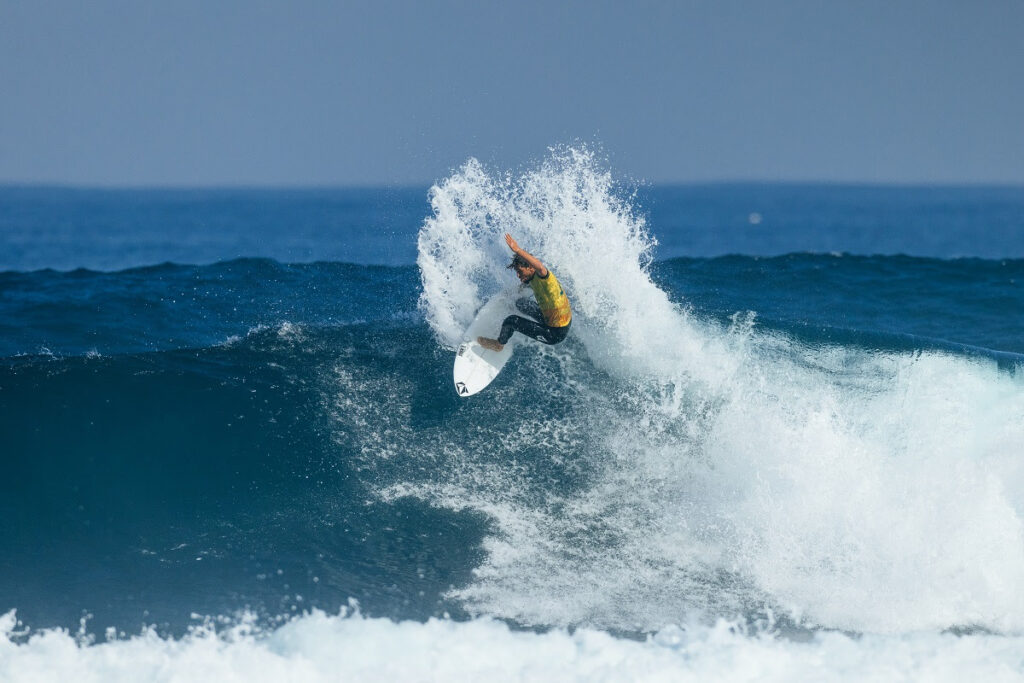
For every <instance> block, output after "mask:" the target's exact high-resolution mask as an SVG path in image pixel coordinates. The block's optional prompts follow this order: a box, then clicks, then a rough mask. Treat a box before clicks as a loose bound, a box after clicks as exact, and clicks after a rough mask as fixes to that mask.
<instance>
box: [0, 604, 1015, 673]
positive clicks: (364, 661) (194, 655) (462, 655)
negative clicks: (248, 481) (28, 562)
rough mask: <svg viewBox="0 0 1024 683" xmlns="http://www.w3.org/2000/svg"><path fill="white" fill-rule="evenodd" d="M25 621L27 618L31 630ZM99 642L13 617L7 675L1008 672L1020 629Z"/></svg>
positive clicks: (433, 623) (444, 625)
mask: <svg viewBox="0 0 1024 683" xmlns="http://www.w3.org/2000/svg"><path fill="white" fill-rule="evenodd" d="M23 630H24V629H23ZM108 635H110V636H111V638H110V639H109V640H108V641H106V642H103V643H98V644H97V643H91V644H90V643H89V642H88V641H87V640H83V639H81V638H76V637H75V636H74V635H72V634H70V633H68V632H67V631H63V630H56V629H55V630H44V631H40V632H37V633H32V634H31V635H28V636H26V635H19V631H17V630H16V618H15V614H14V612H8V613H7V614H6V615H3V616H0V680H10V681H15V680H17V681H39V682H40V683H45V682H46V681H67V680H75V681H81V682H82V683H92V682H96V683H100V682H102V683H115V682H117V681H133V682H134V681H153V682H154V683H156V682H159V681H183V680H188V681H245V682H246V683H257V682H259V681H303V682H307V683H315V682H316V681H337V680H401V681H464V680H465V681H470V680H489V681H549V680H565V681H593V680H602V681H610V682H611V681H708V680H714V681H750V680H758V681H792V680H817V681H832V680H844V681H845V680H925V679H927V680H934V681H946V680H948V681H962V680H965V679H966V680H985V681H1008V680H1020V678H1021V677H1022V676H1024V667H1022V665H1021V651H1022V643H1021V640H1020V639H1019V638H1005V637H1000V636H989V635H971V636H955V635H949V634H914V635H907V636H902V637H899V638H880V637H871V636H867V637H863V638H860V639H854V638H851V637H848V636H845V635H842V634H838V633H819V634H816V635H815V636H814V637H813V638H812V639H811V640H810V641H809V642H795V641H793V640H789V639H786V638H780V637H777V636H774V635H772V634H770V633H760V634H758V633H749V632H747V631H746V629H745V628H743V627H742V626H739V625H736V624H731V623H729V622H726V621H718V622H717V623H715V624H713V625H711V626H701V625H697V624H687V625H684V626H682V627H680V626H669V627H666V628H664V629H662V630H661V631H660V632H659V633H657V634H655V635H653V636H651V637H649V638H647V639H646V640H645V641H640V642H638V641H633V640H624V639H616V638H613V637H612V636H610V635H608V634H606V633H603V632H600V631H592V630H587V629H580V630H577V631H575V632H573V633H569V632H566V631H564V630H559V629H555V630H552V631H548V632H546V633H534V632H528V631H527V632H522V631H513V630H510V629H509V628H508V626H506V625H505V624H502V623H501V622H498V621H494V620H491V619H477V620H473V621H470V622H455V621H450V620H444V619H431V620H429V621H427V622H426V623H416V622H393V621H390V620H387V619H371V618H366V617H363V616H360V615H359V614H348V615H346V614H342V615H338V616H332V615H327V614H325V613H323V612H319V611H314V612H311V613H308V614H305V615H303V616H301V617H298V618H295V619H293V620H291V621H289V622H288V623H286V624H284V625H282V626H279V627H277V628H275V629H273V630H270V631H269V632H267V631H261V630H259V629H256V628H253V627H252V625H251V623H249V622H246V621H245V620H243V621H242V622H240V623H238V624H236V625H234V626H231V627H229V628H224V629H221V630H220V631H219V632H218V631H217V630H216V629H214V628H213V627H211V626H209V625H206V626H200V627H197V628H195V629H193V630H192V632H191V633H190V634H189V635H187V636H185V637H183V638H180V639H171V638H161V637H160V636H159V635H157V634H156V633H155V632H154V631H153V630H152V629H146V630H144V631H143V632H142V633H140V634H139V635H135V636H131V637H127V638H126V637H123V636H122V637H113V634H108Z"/></svg>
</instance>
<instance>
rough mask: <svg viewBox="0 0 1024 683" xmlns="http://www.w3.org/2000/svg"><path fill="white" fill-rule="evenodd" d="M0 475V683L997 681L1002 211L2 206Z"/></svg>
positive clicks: (630, 184) (323, 201)
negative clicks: (497, 348) (521, 336)
mask: <svg viewBox="0 0 1024 683" xmlns="http://www.w3.org/2000/svg"><path fill="white" fill-rule="evenodd" d="M506 232H509V233H511V234H512V235H513V236H514V237H515V238H516V239H517V240H518V241H519V242H520V244H522V245H523V246H524V247H525V248H526V249H528V250H530V251H531V252H532V253H534V254H536V255H537V256H538V257H539V258H541V260H543V261H544V262H545V264H546V265H548V267H549V268H550V269H551V270H552V271H553V272H554V273H556V274H557V276H558V278H559V280H560V281H561V282H562V284H563V286H564V287H565V289H566V292H567V294H568V296H569V298H570V300H571V302H572V306H573V312H574V321H573V327H572V331H571V333H570V335H569V338H568V339H567V340H566V341H565V342H564V343H562V344H560V345H558V346H552V347H549V346H543V345H540V344H537V343H532V342H530V343H523V344H521V345H520V346H519V347H518V348H517V350H516V353H515V355H514V357H513V358H512V360H511V361H510V362H509V364H508V365H507V366H506V368H505V370H504V371H503V372H502V374H501V375H499V376H498V378H497V379H496V380H495V381H494V383H493V384H492V385H491V386H490V387H488V388H487V389H486V390H485V391H484V392H482V393H481V394H479V395H477V396H474V397H471V398H468V399H465V398H460V397H458V396H457V395H456V393H455V391H454V389H453V386H452V374H451V373H452V362H453V360H454V349H455V348H456V346H457V345H458V343H459V342H460V340H461V338H462V333H463V330H464V329H465V328H466V327H467V326H468V324H469V323H470V321H472V319H473V317H474V315H475V313H476V311H477V310H478V309H479V308H480V306H482V305H483V303H484V302H486V301H487V300H488V299H489V298H490V297H491V296H492V295H494V294H496V293H498V292H501V291H503V290H505V289H507V288H508V287H510V286H513V285H515V283H516V281H515V278H514V276H513V274H512V273H511V272H510V271H508V270H506V269H505V265H506V264H507V263H508V260H509V256H510V254H509V252H508V248H507V247H506V246H505V243H504V240H503V235H504V233H506ZM0 466H2V472H3V474H2V476H0V519H2V520H3V521H2V524H0V680H4V681H20V680H33V681H50V680H53V681H58V680H64V681H66V680H83V681H86V680H88V681H109V680H132V681H141V680H161V681H162V680H167V681H171V680H240V681H259V680H274V681H283V680H295V681H317V680H403V681H411V680H446V681H451V680H495V681H498V680H628V681H632V680H652V681H654V680H672V681H682V680H837V679H844V680H845V679H872V680H922V679H928V680H946V679H949V680H965V679H967V678H968V677H971V678H972V679H974V680H1021V679H1024V188H1021V187H987V186H986V187H908V186H856V185H808V184H711V185H681V186H660V185H650V184H647V183H644V182H642V181H635V180H632V179H629V178H619V177H617V176H615V174H614V172H613V171H612V170H611V169H609V168H608V167H607V164H606V163H605V162H603V161H602V160H601V159H599V158H597V157H595V155H594V154H593V153H591V152H590V151H588V150H586V149H573V148H564V149H556V150H554V151H552V152H551V154H550V156H548V157H547V158H545V159H542V160H540V161H538V162H537V163H536V164H534V165H532V166H529V167H525V168H521V169H518V170H516V171H512V172H508V171H496V170H493V169H490V168H488V167H487V166H485V165H483V164H481V163H479V162H477V161H475V160H472V159H471V160H469V161H467V162H466V163H465V164H464V165H463V166H462V167H460V168H457V169H454V170H452V172H451V173H450V175H448V177H446V178H443V179H440V180H438V182H437V183H436V184H434V185H433V186H432V187H427V186H423V187H401V188H354V189H289V190H284V189H281V190H275V189H252V190H248V189H225V190H171V189H166V190H165V189H154V190H143V189H131V190H120V189H76V188H62V187H38V186H32V187H14V186H7V187H3V188H0Z"/></svg>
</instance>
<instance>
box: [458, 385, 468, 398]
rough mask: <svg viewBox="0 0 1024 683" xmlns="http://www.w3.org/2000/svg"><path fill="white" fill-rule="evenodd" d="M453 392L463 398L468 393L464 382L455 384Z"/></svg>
mask: <svg viewBox="0 0 1024 683" xmlns="http://www.w3.org/2000/svg"><path fill="white" fill-rule="evenodd" d="M455 391H457V392H459V396H464V395H466V394H468V393H469V389H467V388H466V383H465V382H456V383H455Z"/></svg>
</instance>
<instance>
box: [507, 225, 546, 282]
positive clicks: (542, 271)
mask: <svg viewBox="0 0 1024 683" xmlns="http://www.w3.org/2000/svg"><path fill="white" fill-rule="evenodd" d="M505 241H506V242H507V243H508V248H509V249H511V250H512V251H513V252H515V253H516V254H519V255H520V256H522V257H523V258H524V259H526V262H527V263H529V264H530V267H531V268H533V269H534V270H536V271H537V275H539V276H541V277H547V276H548V269H547V268H545V267H544V264H543V263H541V262H540V259H538V258H537V257H536V256H534V255H533V254H531V253H530V252H528V251H526V250H525V249H523V248H522V247H520V246H519V243H518V242H516V241H515V240H514V239H512V235H510V234H508V233H507V232H506V233H505Z"/></svg>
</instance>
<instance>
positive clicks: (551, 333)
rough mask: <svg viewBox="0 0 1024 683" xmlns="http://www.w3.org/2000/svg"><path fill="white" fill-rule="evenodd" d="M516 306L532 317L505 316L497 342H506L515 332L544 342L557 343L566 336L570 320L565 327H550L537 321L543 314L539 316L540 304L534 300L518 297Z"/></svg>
mask: <svg viewBox="0 0 1024 683" xmlns="http://www.w3.org/2000/svg"><path fill="white" fill-rule="evenodd" d="M516 308H518V309H519V310H520V311H522V312H523V313H526V314H527V315H531V316H533V317H532V318H524V317H523V316H521V315H510V316H509V317H507V318H505V320H504V321H503V322H502V323H501V333H500V334H499V335H498V343H499V344H507V343H508V340H509V339H511V338H512V335H513V333H515V332H518V333H519V334H521V335H523V336H526V337H529V338H530V339H536V340H537V341H539V342H544V343H545V344H558V343H559V342H562V341H564V340H565V338H566V336H568V334H569V326H570V325H572V322H571V321H570V322H569V325H566V326H565V327H550V326H548V325H545V324H544V323H542V322H538V320H539V319H543V316H541V313H540V306H538V305H537V302H536V301H529V300H526V299H520V300H519V301H517V302H516Z"/></svg>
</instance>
